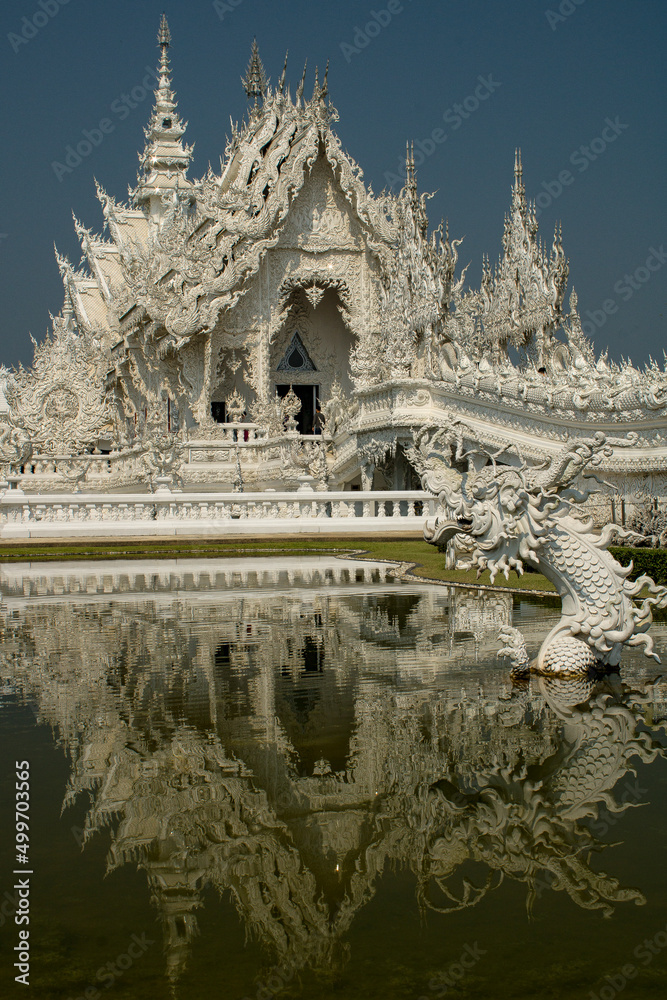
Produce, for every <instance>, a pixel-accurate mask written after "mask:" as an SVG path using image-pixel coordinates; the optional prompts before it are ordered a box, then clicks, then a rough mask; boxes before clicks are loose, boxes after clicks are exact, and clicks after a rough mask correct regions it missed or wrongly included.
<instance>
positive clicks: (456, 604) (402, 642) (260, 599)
mask: <svg viewBox="0 0 667 1000" xmlns="http://www.w3.org/2000/svg"><path fill="white" fill-rule="evenodd" d="M0 591H1V593H2V605H1V622H0V624H1V627H2V630H3V644H2V673H1V677H2V685H3V687H2V714H1V716H0V720H1V722H2V729H1V734H2V737H1V738H2V762H3V766H2V774H3V778H2V788H1V790H0V796H1V801H2V804H3V815H4V816H5V817H8V819H9V822H4V823H3V840H2V845H1V849H2V877H3V882H4V886H3V889H2V891H3V892H7V893H8V895H7V896H5V897H3V900H4V902H5V904H6V905H5V907H4V909H3V910H2V914H3V916H2V917H0V921H2V926H1V928H0V936H1V940H2V967H1V968H0V985H1V986H2V990H3V995H6V996H14V995H17V996H19V995H21V993H20V990H21V989H23V991H24V993H23V995H29V996H34V997H40V998H42V997H44V998H68V997H71V998H75V997H80V996H86V990H88V997H94V996H95V995H96V994H99V996H109V997H113V996H117V997H119V998H120V997H126V998H133V1000H140V998H141V1000H143V998H149V997H150V998H152V1000H161V998H165V1000H166V998H171V997H174V996H176V997H182V998H187V1000H189V998H199V997H202V998H205V997H206V998H208V997H220V998H224V1000H228V998H231V1000H242V998H245V997H252V998H255V997H257V998H258V1000H269V998H271V997H273V996H279V997H284V998H286V1000H287V998H304V1000H305V998H308V1000H310V998H332V1000H333V998H357V997H364V998H376V997H377V998H380V997H382V998H385V1000H386V998H401V1000H403V998H406V1000H419V998H422V997H427V998H429V1000H431V998H435V997H440V996H444V995H447V996H448V997H475V998H482V997H483V998H487V997H498V998H504V997H559V998H560V997H565V998H570V997H582V998H584V997H590V995H591V993H593V995H594V996H602V1000H605V997H608V996H610V995H611V994H610V993H609V990H612V989H614V990H615V991H616V992H618V990H616V987H619V988H620V985H621V979H624V980H627V986H625V988H624V991H623V992H624V996H625V997H628V998H631V997H646V998H649V997H650V998H654V997H657V996H659V995H662V994H663V993H664V989H665V987H666V986H667V948H666V947H665V946H666V945H667V932H666V931H665V928H666V927H667V891H666V890H667V864H666V861H667V852H666V849H665V847H666V845H665V836H664V830H665V828H666V821H667V815H666V811H667V810H666V806H665V802H666V795H665V791H666V785H667V771H666V770H665V761H664V757H663V752H662V747H663V746H664V745H665V743H667V740H666V739H665V730H664V728H663V723H664V719H665V715H666V711H667V709H666V693H667V685H666V684H665V683H664V682H663V680H662V675H661V668H660V667H659V666H658V665H656V664H654V663H653V662H652V661H649V660H646V659H645V658H643V657H642V656H641V655H640V654H637V653H633V654H631V655H629V656H628V657H627V659H626V662H625V663H624V664H623V667H622V670H621V675H620V677H619V676H612V677H609V678H607V679H605V681H604V682H602V683H599V684H597V685H596V686H592V685H587V684H583V683H581V684H558V683H556V682H551V683H550V684H545V683H544V682H538V681H532V682H531V683H530V685H525V686H519V687H516V686H512V684H511V683H510V680H509V675H508V670H507V665H506V663H504V662H503V661H502V660H501V659H498V657H497V656H496V650H497V648H498V642H497V638H496V637H497V633H498V629H499V628H500V627H501V626H502V625H503V624H514V625H517V626H518V627H520V628H521V629H522V630H524V632H525V634H526V636H527V639H528V646H529V651H530V652H531V653H532V652H534V651H536V650H537V648H538V647H539V644H540V642H541V639H542V638H543V637H544V635H545V634H546V632H547V631H548V630H549V628H550V627H551V626H552V625H553V623H554V622H555V621H556V619H557V617H558V607H557V605H556V603H555V602H553V601H552V602H547V603H535V602H531V600H530V599H527V598H526V597H524V596H521V597H518V596H514V597H513V596H512V595H511V594H507V593H482V594H480V593H475V592H472V591H463V590H456V589H452V588H446V587H438V586H432V585H413V584H406V583H400V582H397V581H395V580H394V579H393V577H392V575H391V570H390V567H387V566H386V565H383V564H379V563H378V564H369V563H365V564H361V563H359V562H355V561H354V560H349V559H335V558H334V557H329V556H317V557H308V558H306V557H300V558H295V557H283V558H279V559H262V560H260V559H247V560H229V559H227V560H206V561H203V560H197V561H194V560H193V561H192V562H189V561H187V560H179V561H173V562H165V561H155V562H132V563H122V562H113V563H108V564H100V563H95V564H86V563H80V564H75V563H67V564H62V565H58V564H42V565H39V564H32V565H31V564H22V565H11V566H9V565H7V566H3V567H2V568H1V570H0ZM654 635H655V638H656V649H657V651H658V652H661V651H662V652H663V653H664V652H666V651H667V650H666V647H667V634H666V631H665V626H663V625H656V626H655V627H654ZM15 759H17V760H23V759H26V760H29V761H30V770H31V833H30V836H31V841H30V852H31V862H32V866H33V870H34V875H33V876H32V877H31V923H30V932H31V975H30V982H31V985H30V987H29V992H28V990H26V989H25V988H24V987H21V986H19V985H17V984H15V983H14V982H13V975H14V970H13V969H12V968H11V964H12V961H13V958H11V957H10V955H11V950H12V948H13V946H14V944H15V943H16V934H17V928H16V927H15V925H14V923H13V914H12V912H11V910H12V884H13V876H12V874H11V872H12V871H13V867H14V853H13V816H12V815H11V813H10V810H11V809H12V808H13V798H12V796H13V787H14V785H13V781H14V779H13V770H12V768H13V763H14V760H15ZM634 771H636V775H635V774H634ZM663 939H664V944H662V943H661V942H663ZM623 967H625V969H626V973H628V968H629V967H632V969H633V970H634V974H633V975H632V976H629V974H627V975H626V974H624V973H623V972H622V971H619V970H621V969H622V968H623ZM605 977H607V978H605ZM614 984H616V985H614ZM605 990H606V991H607V992H606V993H605ZM601 991H602V992H601ZM614 995H615V994H614Z"/></svg>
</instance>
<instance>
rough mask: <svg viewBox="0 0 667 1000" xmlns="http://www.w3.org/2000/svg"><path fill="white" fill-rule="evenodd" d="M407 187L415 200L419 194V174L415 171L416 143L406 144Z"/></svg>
mask: <svg viewBox="0 0 667 1000" xmlns="http://www.w3.org/2000/svg"><path fill="white" fill-rule="evenodd" d="M405 187H406V190H407V191H408V192H409V193H410V195H411V196H412V199H413V200H414V198H415V195H416V194H417V176H416V173H415V144H414V143H413V142H406V144H405Z"/></svg>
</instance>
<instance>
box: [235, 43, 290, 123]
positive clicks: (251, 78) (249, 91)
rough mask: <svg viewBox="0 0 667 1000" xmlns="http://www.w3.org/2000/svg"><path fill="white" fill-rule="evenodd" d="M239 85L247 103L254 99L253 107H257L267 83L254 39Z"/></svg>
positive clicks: (266, 88)
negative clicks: (240, 84)
mask: <svg viewBox="0 0 667 1000" xmlns="http://www.w3.org/2000/svg"><path fill="white" fill-rule="evenodd" d="M285 67H287V55H286V56H285ZM283 73H284V71H283ZM241 83H242V84H243V89H244V90H245V92H246V97H247V98H248V100H249V101H251V100H253V98H254V102H255V104H254V106H255V107H257V102H258V99H259V98H261V99H262V101H263V100H264V98H265V97H266V92H267V90H268V85H269V81H268V80H267V77H266V73H265V71H264V65H263V63H262V60H261V59H260V57H259V49H258V48H257V39H256V38H253V40H252V47H251V49H250V62H249V63H248V68H247V70H246V74H245V76H242V77H241Z"/></svg>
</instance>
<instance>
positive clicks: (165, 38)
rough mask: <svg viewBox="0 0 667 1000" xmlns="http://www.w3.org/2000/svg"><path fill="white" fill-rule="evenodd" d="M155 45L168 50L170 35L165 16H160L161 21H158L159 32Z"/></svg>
mask: <svg viewBox="0 0 667 1000" xmlns="http://www.w3.org/2000/svg"><path fill="white" fill-rule="evenodd" d="M157 43H158V45H160V46H162V45H164V46H166V47H167V48H169V46H170V45H171V34H170V31H169V25H168V23H167V15H166V14H163V15H162V20H161V21H160V30H159V31H158V35H157Z"/></svg>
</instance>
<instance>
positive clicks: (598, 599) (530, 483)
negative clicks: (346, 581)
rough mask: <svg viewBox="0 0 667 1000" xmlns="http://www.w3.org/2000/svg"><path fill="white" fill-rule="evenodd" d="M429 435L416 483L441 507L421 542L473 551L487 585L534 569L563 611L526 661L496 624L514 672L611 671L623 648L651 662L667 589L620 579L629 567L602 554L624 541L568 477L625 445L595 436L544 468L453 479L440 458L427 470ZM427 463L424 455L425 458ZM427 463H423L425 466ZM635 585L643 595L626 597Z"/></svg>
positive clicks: (517, 640)
mask: <svg viewBox="0 0 667 1000" xmlns="http://www.w3.org/2000/svg"><path fill="white" fill-rule="evenodd" d="M433 444H434V441H433V440H431V441H430V442H427V441H425V440H422V442H421V444H420V447H418V449H415V450H414V451H413V454H414V453H415V452H416V451H417V450H418V452H419V456H420V458H421V459H422V462H421V463H420V464H421V469H420V471H422V473H423V475H422V482H423V485H424V488H425V489H427V490H429V491H430V492H432V493H435V494H437V495H438V498H439V503H440V507H441V513H440V514H439V515H438V516H437V517H436V518H435V520H433V521H429V522H427V524H426V527H425V529H424V536H425V538H426V539H427V541H429V542H431V543H432V544H434V545H436V544H437V545H442V544H444V543H445V542H447V541H449V540H450V539H452V538H457V539H458V541H459V542H460V543H461V544H463V545H465V547H466V548H467V549H468V550H471V551H472V564H473V565H474V566H477V567H478V573H481V572H482V570H484V569H489V570H490V572H491V582H492V583H493V581H494V579H495V577H496V575H497V574H498V573H499V572H502V573H503V574H504V576H505V578H506V579H509V574H510V571H511V570H512V569H513V570H515V571H516V572H517V574H519V575H521V574H522V573H523V570H524V566H525V565H530V566H533V567H534V568H535V569H537V570H539V572H541V573H542V574H543V575H544V576H545V577H546V578H547V579H548V580H550V581H551V582H552V583H553V584H554V586H555V587H556V590H557V591H558V594H559V596H560V597H561V600H562V617H561V619H560V621H559V622H558V624H557V625H555V626H554V628H552V630H551V631H550V632H549V634H548V635H547V637H546V639H545V640H544V642H543V643H542V646H541V648H540V651H539V653H538V655H537V657H536V659H535V660H534V661H533V662H532V663H530V664H529V662H528V655H527V653H526V645H525V641H524V639H523V636H522V635H521V633H520V632H519V631H518V630H517V629H515V628H511V627H507V628H504V629H503V630H502V631H501V633H500V636H499V638H500V639H501V640H502V641H503V642H504V643H505V645H504V647H503V649H502V650H501V652H502V653H503V654H504V655H507V656H509V657H510V660H511V662H512V665H513V669H514V672H515V673H516V672H522V671H524V672H525V671H527V670H528V669H529V668H530V669H531V670H533V671H534V672H535V673H538V674H544V675H559V676H573V675H582V674H585V673H587V672H589V671H591V670H593V669H596V668H603V669H604V668H605V667H614V666H616V665H617V664H618V663H619V661H620V659H621V653H622V650H623V647H624V646H625V645H628V646H643V647H644V653H645V654H646V655H647V656H652V657H654V658H655V659H656V660H657V659H658V657H657V655H656V654H655V653H654V652H653V640H652V639H651V637H650V636H649V635H647V634H646V633H647V630H648V628H649V626H650V624H651V621H652V615H651V608H652V606H657V607H665V606H666V605H667V588H666V587H659V586H657V585H656V584H655V583H654V581H653V580H652V579H651V578H650V577H649V576H646V575H642V576H640V577H639V578H638V579H637V580H635V581H632V582H631V581H630V580H629V579H628V577H629V575H630V573H631V571H632V564H630V566H627V567H623V566H621V565H620V564H619V563H618V562H617V561H616V560H615V559H614V558H613V556H612V555H611V554H610V553H609V552H608V551H607V549H608V546H609V544H610V542H611V539H612V537H613V536H614V535H615V534H616V535H620V536H621V537H628V536H629V535H630V534H631V533H630V532H626V531H624V530H623V529H621V528H618V527H617V526H616V525H608V526H607V527H605V528H604V529H603V530H602V531H601V532H600V531H597V530H595V529H593V527H592V521H591V520H590V519H588V518H587V517H586V515H585V513H584V511H583V510H582V504H583V503H584V502H585V501H586V500H587V499H588V497H589V496H590V493H591V491H589V490H587V489H585V488H584V489H575V488H574V487H573V485H572V484H573V481H574V480H575V478H576V477H577V476H578V475H579V474H580V473H582V471H583V470H584V468H585V467H586V466H595V465H597V464H599V463H600V461H601V460H602V459H603V457H609V456H610V455H611V454H612V447H613V446H616V447H622V446H628V445H632V444H634V438H633V436H632V435H630V436H629V437H628V438H624V439H611V438H607V437H606V436H605V435H604V434H602V433H601V432H599V433H597V434H595V435H594V436H593V437H590V438H578V439H573V440H571V441H569V442H568V443H567V444H566V445H565V446H564V447H563V448H562V449H561V450H560V451H559V452H558V453H557V454H556V455H554V456H552V457H551V458H550V459H549V460H548V461H546V462H545V463H544V464H542V465H540V466H537V467H529V466H527V465H526V463H525V462H524V463H521V464H520V465H519V466H517V467H512V466H505V465H497V464H496V462H495V459H494V458H492V461H491V464H490V465H487V466H485V467H484V468H483V469H481V471H478V472H475V471H472V470H471V471H469V472H468V473H466V474H464V475H461V474H460V473H457V472H456V471H455V470H454V469H451V468H447V467H446V465H445V463H444V462H443V461H442V456H440V463H438V462H437V458H438V456H437V453H436V462H435V464H439V465H440V468H439V469H437V470H434V462H433V457H434V448H433ZM428 458H430V459H431V460H430V461H428V460H427V459H428ZM429 466H430V468H429ZM644 588H648V591H649V596H647V597H645V598H644V599H643V600H641V601H639V602H637V603H636V602H635V600H634V598H635V597H637V595H639V594H640V592H641V591H643V590H644Z"/></svg>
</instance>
